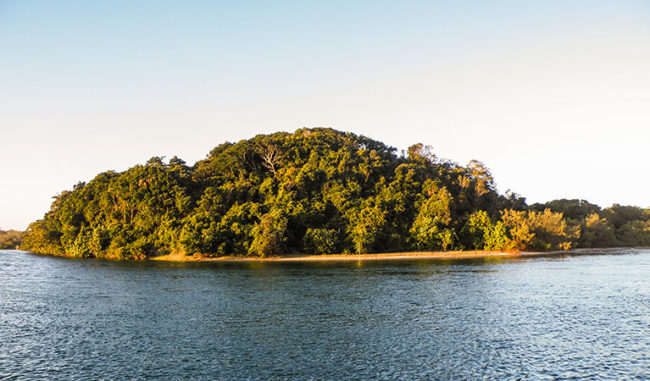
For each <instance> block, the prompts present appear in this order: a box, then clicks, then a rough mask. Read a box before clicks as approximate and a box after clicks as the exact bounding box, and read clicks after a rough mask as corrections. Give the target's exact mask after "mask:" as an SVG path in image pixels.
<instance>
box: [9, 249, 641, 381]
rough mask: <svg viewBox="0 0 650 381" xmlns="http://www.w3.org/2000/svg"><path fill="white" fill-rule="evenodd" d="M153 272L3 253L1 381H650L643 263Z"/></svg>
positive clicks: (557, 261)
mask: <svg viewBox="0 0 650 381" xmlns="http://www.w3.org/2000/svg"><path fill="white" fill-rule="evenodd" d="M594 254H595V255H586V256H566V257H553V258H550V257H548V258H532V259H507V260H473V261H446V262H443V261H402V262H366V263H358V262H352V263H302V264H286V263H283V264H278V263H265V264H259V263H257V264H255V263H250V264H225V263H222V264H215V263H210V264H205V263H204V264H161V263H141V262H135V263H133V262H132V263H124V262H109V261H100V260H74V259H63V258H52V257H43V256H37V255H33V254H29V253H25V252H19V251H0V379H2V380H4V379H14V378H15V379H61V380H75V379H76V380H88V379H160V380H169V379H181V378H182V379H192V380H197V379H210V380H211V379H219V380H231V379H232V380H241V379H254V380H257V379H259V380H272V379H298V380H307V379H319V380H321V379H325V380H356V379H358V380H362V379H373V380H381V379H385V380H395V379H404V380H415V379H426V380H446V379H448V380H463V379H495V380H517V379H521V380H543V379H549V380H551V379H593V380H599V379H614V380H621V379H648V378H650V283H649V280H650V251H648V250H632V249H628V250H620V251H619V252H617V253H616V254H614V255H612V254H609V255H600V254H599V253H598V252H594Z"/></svg>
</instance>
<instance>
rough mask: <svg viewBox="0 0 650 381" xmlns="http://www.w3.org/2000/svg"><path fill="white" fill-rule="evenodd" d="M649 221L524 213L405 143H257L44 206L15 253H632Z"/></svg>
mask: <svg viewBox="0 0 650 381" xmlns="http://www.w3.org/2000/svg"><path fill="white" fill-rule="evenodd" d="M649 219H650V214H649V213H648V211H646V210H644V209H641V208H636V207H624V206H620V205H614V206H612V207H611V208H607V209H603V210H601V209H600V207H598V206H597V205H593V204H589V203H588V202H586V201H583V200H556V201H552V202H550V203H547V204H535V205H532V206H530V207H528V206H527V205H526V203H525V199H524V198H522V197H521V196H519V195H517V194H515V193H511V192H507V193H506V194H505V195H501V194H499V193H498V192H497V190H496V185H495V182H494V179H493V177H492V175H491V173H490V171H489V170H488V169H487V167H486V166H485V165H484V164H483V163H481V162H479V161H471V162H470V163H469V164H468V165H466V166H462V165H459V164H456V163H453V162H450V161H446V160H441V159H440V158H438V157H437V156H436V155H435V154H434V153H433V150H432V149H431V147H429V146H425V145H423V144H415V145H413V146H411V147H410V148H409V149H408V154H402V155H398V154H397V153H396V150H395V149H394V148H392V147H389V146H387V145H385V144H383V143H381V142H378V141H375V140H372V139H370V138H367V137H365V136H360V135H356V134H353V133H348V132H340V131H336V130H333V129H328V128H314V129H308V128H304V129H299V130H297V131H296V132H294V133H286V132H279V133H275V134H270V135H258V136H256V137H254V138H252V139H248V140H242V141H240V142H237V143H224V144H221V145H219V146H217V147H216V148H214V149H213V150H212V151H211V152H210V153H209V154H208V155H207V157H206V158H205V159H204V160H201V161H199V162H197V163H195V164H194V165H193V166H189V165H187V164H186V163H185V162H184V161H183V160H181V159H179V158H177V157H174V158H172V159H170V160H169V161H168V162H165V160H164V158H161V157H154V158H152V159H150V160H149V161H148V162H147V163H146V164H144V165H136V166H134V167H132V168H130V169H128V170H126V171H124V172H120V173H117V172H113V171H109V172H104V173H101V174H99V175H97V176H96V177H95V178H94V179H93V180H91V181H90V182H88V183H87V184H86V183H79V184H77V185H75V186H74V187H73V189H72V190H70V191H64V192H62V193H61V194H59V195H57V196H55V197H54V201H53V203H52V207H51V210H50V211H49V212H47V213H46V214H45V216H44V217H43V218H42V219H41V220H38V221H36V222H34V223H32V224H31V225H30V226H29V228H28V229H27V231H26V232H25V235H24V240H23V243H22V246H21V247H22V248H23V249H27V250H31V251H34V252H38V253H45V254H54V255H67V256H75V257H97V258H116V259H146V258H149V257H152V256H157V255H162V254H168V253H183V254H187V255H191V254H197V253H198V254H201V255H204V256H222V255H233V254H234V255H252V256H268V255H278V254H285V253H314V254H329V253H367V252H391V251H409V250H450V249H460V250H462V249H484V250H510V249H521V250H526V249H536V250H552V249H569V248H572V247H596V246H613V245H619V244H622V243H624V244H627V245H642V244H643V245H644V244H646V242H650V223H649V222H648V220H649Z"/></svg>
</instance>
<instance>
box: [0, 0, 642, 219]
mask: <svg viewBox="0 0 650 381" xmlns="http://www.w3.org/2000/svg"><path fill="white" fill-rule="evenodd" d="M302 127H331V128H334V129H337V130H343V131H351V132H354V133H357V134H363V135H366V136H368V137H371V138H373V139H376V140H380V141H382V142H384V143H386V144H388V145H390V146H393V147H396V148H398V149H400V150H401V149H405V148H407V147H408V146H410V145H412V144H414V143H424V144H427V145H431V146H432V147H433V149H434V152H435V153H436V154H437V155H438V156H439V157H443V158H447V159H450V160H452V161H455V162H458V163H460V164H466V163H467V162H469V161H470V160H472V159H477V160H480V161H482V162H483V163H485V165H487V166H488V167H489V168H490V169H491V171H492V174H493V176H494V178H495V180H496V182H497V185H498V188H499V190H500V191H501V192H505V191H506V190H508V189H510V190H512V191H514V192H516V193H518V194H521V195H523V196H524V197H526V199H527V201H528V202H529V203H533V202H546V201H549V200H552V199H557V198H581V199H586V200H588V201H590V202H593V203H597V204H599V205H601V206H603V207H606V206H609V205H611V204H612V203H615V202H616V203H620V204H626V205H637V206H642V207H648V206H650V191H649V185H650V158H649V153H650V150H649V149H648V146H649V145H650V2H649V1H646V0H638V1H632V0H615V1H598V0H590V1H580V0H571V1H567V0H562V1H553V0H540V1H536V0H528V1H501V0H495V1H489V2H488V1H482V0H481V1H469V0H459V1H442V0H439V1H431V0H429V1H408V0H405V1H382V0H372V1H353V0H345V1H337V0H328V1H311V0H310V1H282V0H275V1H267V2H265V1H145V0H142V1H137V2H133V1H89V0H88V1H47V0H46V1H32V0H20V1H18V0H16V1H9V0H0V137H1V142H2V144H1V145H0V160H2V163H3V165H2V175H1V176H0V228H2V229H19V230H22V229H25V228H26V227H27V225H28V224H29V223H30V222H32V221H34V220H37V219H39V218H41V217H42V216H43V214H44V213H45V212H47V211H48V210H49V208H50V204H51V201H52V196H54V195H56V194H57V193H59V192H61V191H63V190H67V189H71V188H72V186H73V185H74V184H76V183H77V182H79V181H86V182H87V181H89V180H91V179H92V178H93V177H94V176H95V175H96V174H98V173H100V172H104V171H106V170H116V171H123V170H126V169H127V168H129V167H132V166H134V165H136V164H142V163H144V162H146V161H147V160H148V159H149V158H151V157H153V156H166V157H167V158H170V157H172V156H174V155H177V156H179V157H181V158H182V159H184V160H185V161H187V162H188V163H190V164H192V163H194V162H196V161H197V160H201V159H203V158H204V157H205V156H206V155H207V153H208V152H209V151H210V150H211V149H212V148H213V147H215V146H217V145H218V144H220V143H223V142H225V141H231V142H234V141H238V140H241V139H247V138H250V137H253V136H255V135H257V134H261V133H271V132H276V131H289V132H292V131H295V130H296V129H299V128H302Z"/></svg>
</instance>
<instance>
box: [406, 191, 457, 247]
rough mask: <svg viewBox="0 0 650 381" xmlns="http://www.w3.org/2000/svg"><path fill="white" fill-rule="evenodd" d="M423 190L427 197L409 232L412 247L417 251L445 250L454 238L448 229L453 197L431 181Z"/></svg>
mask: <svg viewBox="0 0 650 381" xmlns="http://www.w3.org/2000/svg"><path fill="white" fill-rule="evenodd" d="M424 190H425V192H426V194H428V195H429V197H428V198H427V199H426V200H424V201H423V202H422V203H421V206H420V208H419V211H418V214H417V216H416V217H415V220H414V221H413V226H412V227H411V230H410V233H411V237H412V239H413V242H414V246H415V247H416V248H417V249H419V250H440V249H442V250H447V249H448V248H450V247H451V245H452V244H453V238H454V232H453V230H452V229H450V227H449V225H450V223H451V209H450V206H451V203H452V200H453V197H452V196H451V194H450V193H449V191H447V189H446V188H444V187H443V188H438V186H437V185H436V184H435V183H434V182H433V181H431V180H428V181H427V182H426V183H425V185H424Z"/></svg>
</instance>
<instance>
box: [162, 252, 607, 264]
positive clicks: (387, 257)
mask: <svg viewBox="0 0 650 381" xmlns="http://www.w3.org/2000/svg"><path fill="white" fill-rule="evenodd" d="M606 250H611V249H606ZM592 253H594V251H593V250H580V249H577V250H569V251H547V252H529V251H525V252H519V251H510V252H499V251H425V252H406V253H383V254H329V255H284V256H276V257H266V258H257V257H244V256H225V257H218V258H209V257H203V256H200V255H191V256H188V255H183V254H169V255H163V256H159V257H153V258H150V260H154V261H170V262H317V261H338V262H342V261H393V260H414V259H449V260H452V259H477V258H495V259H496V258H520V257H542V256H562V255H585V254H592Z"/></svg>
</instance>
